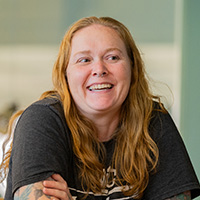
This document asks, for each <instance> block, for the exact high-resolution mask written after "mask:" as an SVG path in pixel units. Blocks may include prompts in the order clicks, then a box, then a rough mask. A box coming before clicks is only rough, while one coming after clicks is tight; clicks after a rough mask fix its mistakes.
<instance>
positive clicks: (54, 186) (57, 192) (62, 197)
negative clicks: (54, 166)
mask: <svg viewBox="0 0 200 200" xmlns="http://www.w3.org/2000/svg"><path fill="white" fill-rule="evenodd" d="M43 186H44V189H43V193H44V194H46V195H48V196H51V197H52V198H53V197H55V199H59V200H72V196H71V194H70V192H69V188H68V185H67V182H66V181H65V180H64V179H63V178H62V177H61V176H60V175H59V174H53V175H52V176H51V179H48V180H45V181H43Z"/></svg>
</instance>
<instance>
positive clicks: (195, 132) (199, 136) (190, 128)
mask: <svg viewBox="0 0 200 200" xmlns="http://www.w3.org/2000/svg"><path fill="white" fill-rule="evenodd" d="M199 9H200V1H199V0H192V1H191V0H184V13H183V38H182V41H183V46H182V47H183V48H182V90H181V92H182V96H181V97H182V98H181V132H182V134H183V136H184V140H185V143H186V146H187V148H188V151H189V154H190V156H191V159H192V162H193V164H194V167H195V169H196V172H197V174H198V177H199V178H200V12H199ZM199 199H200V198H199Z"/></svg>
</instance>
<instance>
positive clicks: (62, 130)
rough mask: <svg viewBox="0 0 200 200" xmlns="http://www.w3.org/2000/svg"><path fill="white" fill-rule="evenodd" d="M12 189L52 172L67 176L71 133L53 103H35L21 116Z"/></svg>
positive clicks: (45, 176) (17, 128)
mask: <svg viewBox="0 0 200 200" xmlns="http://www.w3.org/2000/svg"><path fill="white" fill-rule="evenodd" d="M11 162H12V193H14V192H15V191H16V189H18V188H19V187H22V186H24V185H28V184H31V183H34V182H38V181H42V180H44V179H46V178H48V177H49V176H51V175H52V174H53V173H59V174H60V175H62V176H63V177H67V176H68V174H67V173H68V170H67V166H69V162H70V148H69V135H67V134H66V127H65V126H64V122H63V120H62V119H61V118H60V116H59V115H58V114H57V113H56V112H54V111H53V110H52V109H51V108H50V106H46V105H32V106H30V107H29V108H28V109H27V110H26V111H24V113H23V114H22V116H21V117H20V119H19V121H18V123H17V126H16V128H15V133H14V142H13V151H12V155H11Z"/></svg>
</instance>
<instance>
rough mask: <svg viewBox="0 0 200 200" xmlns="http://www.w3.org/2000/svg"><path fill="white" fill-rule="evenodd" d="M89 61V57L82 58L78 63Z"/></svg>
mask: <svg viewBox="0 0 200 200" xmlns="http://www.w3.org/2000/svg"><path fill="white" fill-rule="evenodd" d="M87 62H90V59H89V58H80V59H78V60H77V63H87Z"/></svg>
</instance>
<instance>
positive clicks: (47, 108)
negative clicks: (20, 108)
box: [23, 97, 64, 117]
mask: <svg viewBox="0 0 200 200" xmlns="http://www.w3.org/2000/svg"><path fill="white" fill-rule="evenodd" d="M29 112H31V113H32V114H35V113H36V114H37V115H38V114H41V115H49V114H50V113H51V114H56V115H58V116H60V117H64V112H63V107H62V103H61V101H60V100H59V99H58V98H54V97H48V98H44V99H41V100H38V101H36V102H34V103H32V104H31V105H30V106H28V107H27V108H26V109H25V110H24V113H29ZM24 113H23V114H24Z"/></svg>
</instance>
